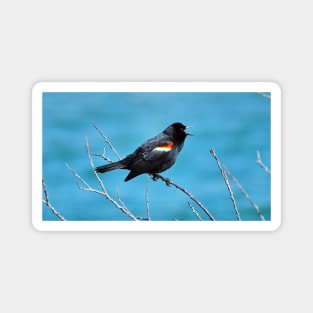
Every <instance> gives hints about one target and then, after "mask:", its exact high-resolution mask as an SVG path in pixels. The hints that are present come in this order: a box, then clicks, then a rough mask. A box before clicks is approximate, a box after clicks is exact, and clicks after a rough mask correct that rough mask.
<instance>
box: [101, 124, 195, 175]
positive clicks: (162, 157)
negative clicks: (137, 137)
mask: <svg viewBox="0 0 313 313" xmlns="http://www.w3.org/2000/svg"><path fill="white" fill-rule="evenodd" d="M186 128H188V126H185V125H183V124H182V123H174V124H172V125H170V126H168V127H167V128H166V129H165V130H164V131H163V132H162V133H160V134H159V135H157V136H155V137H153V138H151V139H149V140H147V141H146V142H145V143H144V144H142V145H141V146H140V147H138V148H137V149H136V150H135V151H134V152H133V153H131V154H129V155H128V156H127V157H126V158H124V159H122V160H120V161H118V162H114V163H111V164H107V165H102V166H99V167H96V168H95V171H96V172H98V173H105V172H108V171H112V170H116V169H119V168H122V169H126V170H130V173H129V174H128V176H127V177H126V178H125V181H128V180H130V179H132V178H134V177H136V176H138V175H141V174H144V173H147V174H150V175H154V174H158V173H161V172H163V171H165V170H167V169H169V168H170V167H171V166H172V165H173V164H174V163H175V161H176V158H177V155H178V153H179V152H180V151H181V149H182V148H183V146H184V141H185V139H186V137H187V136H188V135H191V134H189V133H187V132H185V130H186Z"/></svg>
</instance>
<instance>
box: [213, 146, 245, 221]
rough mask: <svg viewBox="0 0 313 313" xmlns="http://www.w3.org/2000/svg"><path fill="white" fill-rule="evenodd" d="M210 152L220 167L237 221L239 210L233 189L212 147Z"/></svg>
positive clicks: (239, 219)
mask: <svg viewBox="0 0 313 313" xmlns="http://www.w3.org/2000/svg"><path fill="white" fill-rule="evenodd" d="M210 153H211V154H212V156H213V157H214V158H215V160H216V163H217V166H218V168H219V169H220V171H221V174H222V176H223V178H224V181H225V184H226V186H227V189H228V192H229V194H230V198H231V200H232V202H233V206H234V209H235V213H236V216H237V220H238V221H241V218H240V214H239V211H238V209H237V205H236V201H235V198H234V194H233V191H232V190H231V187H230V184H229V182H228V179H227V175H226V172H225V171H224V170H223V169H222V167H221V164H220V162H219V160H218V157H217V155H216V154H215V151H214V149H213V148H211V150H210Z"/></svg>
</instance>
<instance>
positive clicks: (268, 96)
mask: <svg viewBox="0 0 313 313" xmlns="http://www.w3.org/2000/svg"><path fill="white" fill-rule="evenodd" d="M258 94H260V95H261V96H262V97H264V98H267V99H271V96H270V95H268V94H266V93H265V92H258Z"/></svg>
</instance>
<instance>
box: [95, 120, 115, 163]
mask: <svg viewBox="0 0 313 313" xmlns="http://www.w3.org/2000/svg"><path fill="white" fill-rule="evenodd" d="M93 127H94V128H95V129H96V130H97V131H98V133H99V134H100V135H101V136H102V138H103V139H104V141H105V142H106V143H107V144H108V146H109V147H110V149H111V150H112V151H113V153H114V154H115V155H116V157H117V158H118V159H119V160H120V159H121V157H120V155H119V154H118V153H117V151H116V149H115V148H114V147H113V145H112V144H111V142H110V140H109V139H108V137H107V136H105V135H104V134H103V133H102V131H101V130H100V129H99V128H98V126H97V125H96V124H95V123H93Z"/></svg>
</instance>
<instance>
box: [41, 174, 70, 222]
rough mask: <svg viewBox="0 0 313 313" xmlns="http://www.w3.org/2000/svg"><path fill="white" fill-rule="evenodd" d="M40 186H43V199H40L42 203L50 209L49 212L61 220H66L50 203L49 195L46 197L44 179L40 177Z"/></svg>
mask: <svg viewBox="0 0 313 313" xmlns="http://www.w3.org/2000/svg"><path fill="white" fill-rule="evenodd" d="M42 187H43V192H44V194H45V200H42V203H44V204H45V205H46V206H47V207H48V208H49V209H50V210H51V212H52V213H53V214H54V215H56V216H57V217H58V218H59V219H60V220H61V221H66V219H65V218H64V217H63V216H62V215H61V214H60V213H59V212H58V211H57V210H56V209H55V208H54V207H53V205H52V204H51V203H50V201H49V197H48V191H47V186H46V183H45V180H44V179H42Z"/></svg>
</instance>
